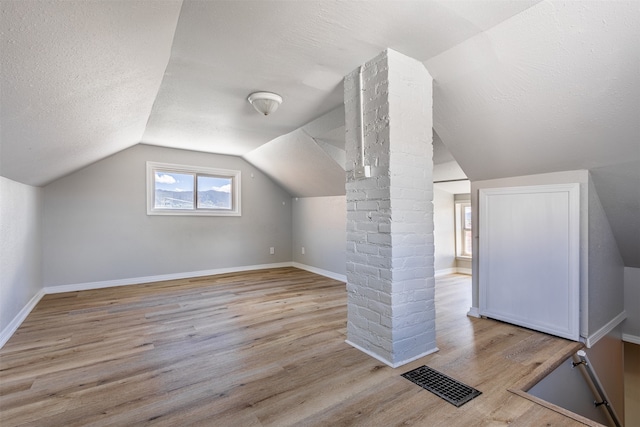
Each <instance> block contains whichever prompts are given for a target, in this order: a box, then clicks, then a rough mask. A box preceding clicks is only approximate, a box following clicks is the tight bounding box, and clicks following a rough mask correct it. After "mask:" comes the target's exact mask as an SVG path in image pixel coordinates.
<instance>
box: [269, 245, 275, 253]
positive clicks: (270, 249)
mask: <svg viewBox="0 0 640 427" xmlns="http://www.w3.org/2000/svg"><path fill="white" fill-rule="evenodd" d="M269 253H270V254H271V255H273V254H275V253H276V248H274V247H273V246H271V247H270V248H269Z"/></svg>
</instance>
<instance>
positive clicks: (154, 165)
mask: <svg viewBox="0 0 640 427" xmlns="http://www.w3.org/2000/svg"><path fill="white" fill-rule="evenodd" d="M156 172H171V173H183V174H190V175H194V177H195V178H194V189H193V198H194V200H193V209H161V208H156V207H155V196H156V191H155V190H156V188H155V182H156V181H155V173H156ZM198 175H207V176H211V175H213V176H219V177H222V178H231V183H232V184H231V187H232V189H231V209H203V208H198V207H197V193H198V187H197V185H198V179H197V176H198ZM240 178H241V173H240V171H239V170H231V169H217V168H208V167H203V166H186V165H176V164H171V163H159V162H147V215H174V216H175V215H178V216H241V215H242V211H241V203H240Z"/></svg>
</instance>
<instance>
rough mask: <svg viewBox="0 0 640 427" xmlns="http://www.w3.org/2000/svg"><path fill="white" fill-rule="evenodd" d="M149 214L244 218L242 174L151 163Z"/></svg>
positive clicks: (148, 191) (148, 166)
mask: <svg viewBox="0 0 640 427" xmlns="http://www.w3.org/2000/svg"><path fill="white" fill-rule="evenodd" d="M147 214H148V215H198V216H208V215H211V216H240V171H235V170H227V169H214V168H204V167H193V166H183V165H173V164H168V163H155V162H147Z"/></svg>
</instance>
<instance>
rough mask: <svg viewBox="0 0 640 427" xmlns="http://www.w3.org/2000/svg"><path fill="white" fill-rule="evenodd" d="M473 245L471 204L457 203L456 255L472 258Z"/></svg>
mask: <svg viewBox="0 0 640 427" xmlns="http://www.w3.org/2000/svg"><path fill="white" fill-rule="evenodd" d="M472 246H473V233H472V232H471V204H470V203H468V202H465V203H456V255H457V256H458V257H461V258H471V254H472V249H471V248H472Z"/></svg>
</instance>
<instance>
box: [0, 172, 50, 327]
mask: <svg viewBox="0 0 640 427" xmlns="http://www.w3.org/2000/svg"><path fill="white" fill-rule="evenodd" d="M0 236H2V239H0V263H1V265H2V271H1V272H0V331H4V329H5V328H6V327H7V326H8V325H9V323H11V321H12V320H13V319H14V317H15V316H16V315H17V314H18V313H19V312H20V310H22V308H23V307H25V306H26V305H27V304H28V303H29V301H30V300H31V299H32V298H33V297H34V296H35V295H36V294H37V293H38V292H39V291H40V290H41V289H42V275H41V251H40V247H41V242H42V190H41V189H40V188H37V187H31V186H29V185H25V184H21V183H19V182H15V181H12V180H10V179H7V178H4V177H0Z"/></svg>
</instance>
